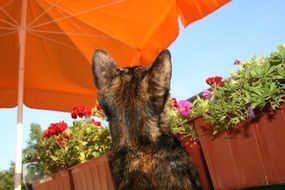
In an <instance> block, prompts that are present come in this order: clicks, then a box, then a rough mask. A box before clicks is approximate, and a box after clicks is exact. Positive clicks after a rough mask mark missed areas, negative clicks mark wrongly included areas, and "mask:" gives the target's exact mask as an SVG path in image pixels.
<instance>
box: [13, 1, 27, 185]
mask: <svg viewBox="0 0 285 190" xmlns="http://www.w3.org/2000/svg"><path fill="white" fill-rule="evenodd" d="M26 20H27V0H22V12H21V25H20V26H19V27H18V34H19V73H18V110H17V129H16V133H17V134H16V163H15V179H14V189H15V190H21V181H22V180H21V179H22V178H21V177H22V143H23V142H22V140H23V139H22V138H23V97H24V74H25V73H24V72H25V48H26V29H27V28H26Z"/></svg>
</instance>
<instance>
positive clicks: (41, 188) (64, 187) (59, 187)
mask: <svg viewBox="0 0 285 190" xmlns="http://www.w3.org/2000/svg"><path fill="white" fill-rule="evenodd" d="M70 177H71V176H70V173H69V172H68V171H61V172H58V173H55V174H52V175H51V176H49V177H46V178H43V179H40V180H38V181H36V182H34V183H33V184H32V187H33V190H49V189H53V190H73V184H72V181H71V178H70Z"/></svg>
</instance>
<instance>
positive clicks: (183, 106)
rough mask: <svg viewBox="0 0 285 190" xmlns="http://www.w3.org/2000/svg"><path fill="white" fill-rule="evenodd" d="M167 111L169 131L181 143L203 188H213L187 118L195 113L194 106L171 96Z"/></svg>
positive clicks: (190, 123) (200, 150)
mask: <svg viewBox="0 0 285 190" xmlns="http://www.w3.org/2000/svg"><path fill="white" fill-rule="evenodd" d="M190 110H191V111H190ZM167 112H168V114H169V122H170V129H171V132H172V133H173V134H174V135H175V136H176V138H177V139H178V140H179V141H180V142H181V143H182V144H183V146H184V148H185V150H186V151H187V153H188V154H189V156H190V158H191V159H192V161H193V165H194V167H195V169H196V170H197V172H198V174H199V178H200V182H201V185H202V187H203V189H213V185H212V182H211V179H210V175H209V171H208V168H207V165H206V161H205V158H204V155H203V152H202V149H201V145H200V142H199V139H198V135H197V132H196V130H195V129H194V126H193V124H192V121H191V120H190V119H189V118H191V116H192V115H193V114H195V108H193V106H192V104H191V102H190V101H188V100H181V101H177V100H176V99H175V98H172V99H171V101H170V102H169V103H168V106H167ZM196 114H197V113H196ZM190 115H191V116H190Z"/></svg>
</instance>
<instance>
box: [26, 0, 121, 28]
mask: <svg viewBox="0 0 285 190" xmlns="http://www.w3.org/2000/svg"><path fill="white" fill-rule="evenodd" d="M123 1H125V0H117V1H114V2H111V3H107V4H104V5H101V6H98V7H94V8H91V9H87V10H84V11H79V12H77V13H74V14H70V15H67V16H64V17H60V18H57V19H53V20H52V21H49V22H44V23H41V24H38V25H34V26H30V28H37V27H40V26H43V25H47V24H50V23H54V22H58V21H60V20H65V19H68V18H70V17H75V16H78V15H83V14H86V13H90V12H92V11H95V10H98V9H101V8H104V7H108V6H111V5H115V4H118V3H121V2H123Z"/></svg>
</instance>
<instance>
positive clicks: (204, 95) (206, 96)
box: [202, 90, 212, 99]
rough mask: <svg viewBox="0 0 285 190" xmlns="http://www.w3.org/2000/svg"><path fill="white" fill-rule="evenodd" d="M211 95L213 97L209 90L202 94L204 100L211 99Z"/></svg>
mask: <svg viewBox="0 0 285 190" xmlns="http://www.w3.org/2000/svg"><path fill="white" fill-rule="evenodd" d="M211 95H212V93H211V91H209V90H204V91H203V92H202V97H203V98H206V99H207V98H210V97H211Z"/></svg>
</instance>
